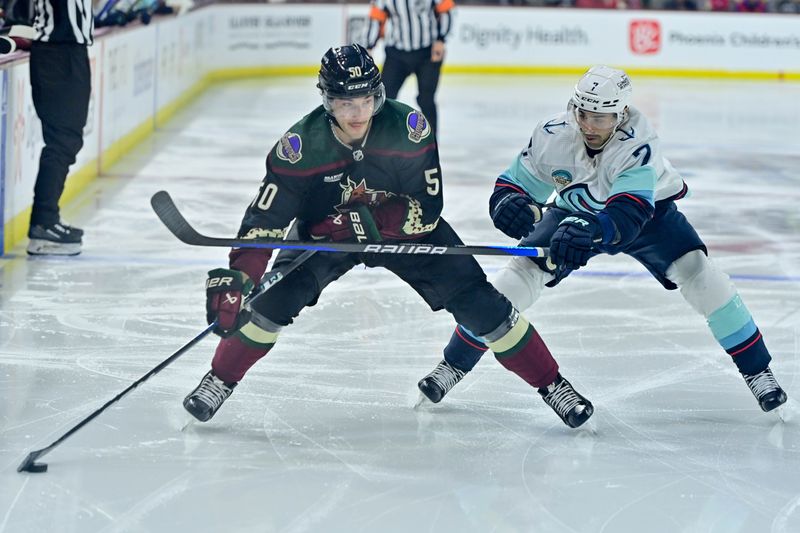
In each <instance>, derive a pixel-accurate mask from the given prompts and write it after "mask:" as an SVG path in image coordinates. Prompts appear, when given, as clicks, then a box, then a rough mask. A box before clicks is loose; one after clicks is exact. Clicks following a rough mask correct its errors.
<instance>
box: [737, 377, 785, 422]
mask: <svg viewBox="0 0 800 533" xmlns="http://www.w3.org/2000/svg"><path fill="white" fill-rule="evenodd" d="M742 377H744V381H745V383H747V386H748V387H750V391H752V393H753V396H755V397H756V400H758V405H760V406H761V410H762V411H764V412H768V411H772V410H773V409H775V408H776V407H778V406H779V405H782V404H784V403H785V402H786V393H785V392H784V391H783V389H782V388H781V386H780V385H778V382H777V381H775V376H773V375H772V370H770V369H769V367H767V368H765V369H764V370H762V371H761V372H759V373H758V374H752V375H750V374H742Z"/></svg>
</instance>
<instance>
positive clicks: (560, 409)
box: [538, 374, 594, 428]
mask: <svg viewBox="0 0 800 533" xmlns="http://www.w3.org/2000/svg"><path fill="white" fill-rule="evenodd" d="M538 390H539V394H541V395H542V398H543V399H544V402H545V403H546V404H547V405H549V406H550V407H552V409H553V411H555V412H556V414H557V415H558V416H559V417H561V420H563V421H564V423H565V424H566V425H568V426H569V427H571V428H576V427H579V426H580V425H581V424H583V423H584V422H586V421H587V420H589V417H590V416H592V413H594V406H593V405H592V402H590V401H589V400H587V399H586V398H584V397H583V396H581V395H580V394H578V392H577V391H576V390H575V389H574V388H573V387H572V384H570V382H569V381H567V380H566V379H564V378H563V377H561V374H558V375H557V376H556V380H555V381H554V382H553V383H551V384H550V385H548V386H547V387H543V388H541V389H538Z"/></svg>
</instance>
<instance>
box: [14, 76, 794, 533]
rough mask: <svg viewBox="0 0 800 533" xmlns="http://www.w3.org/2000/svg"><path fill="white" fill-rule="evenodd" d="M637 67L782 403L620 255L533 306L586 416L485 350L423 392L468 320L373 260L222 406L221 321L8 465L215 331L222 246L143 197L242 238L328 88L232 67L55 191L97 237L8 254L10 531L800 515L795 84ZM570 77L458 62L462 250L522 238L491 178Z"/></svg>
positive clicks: (743, 521)
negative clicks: (492, 210) (275, 150)
mask: <svg viewBox="0 0 800 533" xmlns="http://www.w3.org/2000/svg"><path fill="white" fill-rule="evenodd" d="M634 83H635V88H636V94H635V97H634V100H635V103H636V104H637V105H638V106H639V107H640V108H641V109H642V110H643V111H644V112H645V113H647V114H648V115H649V116H650V117H651V118H652V119H653V121H654V122H655V123H656V124H657V125H658V127H659V129H660V132H661V137H662V142H663V146H664V148H665V151H666V155H667V156H668V157H669V158H670V159H671V161H672V162H673V164H674V165H675V166H676V167H677V168H678V169H679V170H681V171H682V172H683V173H684V174H685V176H686V180H687V182H688V183H689V185H690V187H691V189H692V191H693V196H692V197H691V198H687V199H684V200H681V202H680V207H681V209H682V211H683V212H685V213H686V215H687V216H688V217H689V219H690V220H691V221H692V222H693V223H694V224H695V226H696V227H697V229H698V231H699V232H700V234H701V236H703V238H704V239H705V241H706V242H707V244H708V245H709V249H710V250H711V254H712V256H713V257H714V259H715V260H716V261H717V263H718V264H719V265H720V266H721V267H722V268H723V269H724V270H726V271H727V272H729V273H730V274H731V275H732V276H733V279H734V281H735V282H736V284H737V286H738V288H739V290H740V293H741V295H742V297H743V299H744V301H745V302H746V303H747V305H748V307H749V308H750V309H751V311H752V312H753V315H754V317H755V319H756V322H757V324H758V325H759V326H760V327H761V330H762V331H763V333H764V336H765V339H766V342H767V345H768V347H769V348H770V350H771V352H772V354H773V356H774V361H773V363H772V368H773V370H774V371H775V375H776V377H777V379H778V380H779V381H780V383H781V384H782V385H783V386H784V388H785V389H786V390H787V392H788V394H789V396H790V405H788V406H787V407H786V408H784V409H783V411H784V413H783V416H784V419H785V420H781V419H780V418H779V417H778V415H776V414H774V413H771V414H765V413H762V412H761V411H760V410H759V408H758V406H757V404H756V402H755V400H754V399H753V397H752V396H751V394H750V392H749V391H748V389H747V387H746V385H745V384H744V381H743V380H742V379H741V377H740V376H739V375H738V374H737V373H736V370H735V368H734V366H733V365H732V364H731V363H730V361H729V360H728V356H727V355H725V354H724V353H723V352H722V350H721V349H720V348H719V347H718V345H717V344H716V343H715V341H714V340H713V338H712V336H711V334H710V333H709V332H708V330H707V328H706V327H705V325H704V321H703V319H702V318H701V317H700V316H698V315H696V314H695V313H694V312H693V311H692V310H691V308H690V307H689V306H688V304H686V303H685V302H684V300H683V299H682V298H681V296H680V294H678V293H677V292H668V291H664V290H663V289H662V288H661V287H660V285H659V284H658V283H657V282H655V281H654V280H653V279H652V278H650V277H649V275H647V274H646V272H645V271H644V270H643V268H642V267H640V266H639V265H638V264H637V263H636V262H634V261H632V260H630V259H627V258H625V257H620V256H616V257H599V258H596V259H594V260H592V264H591V265H590V267H589V268H587V269H586V271H585V272H579V273H578V274H579V275H575V276H573V277H571V278H570V279H568V280H567V281H565V282H564V283H563V284H562V285H560V286H559V287H558V289H556V290H548V291H546V292H545V295H544V296H543V298H542V299H541V300H540V301H539V302H538V303H537V304H536V305H535V306H534V307H533V308H532V309H531V310H529V311H528V312H527V316H528V317H529V318H530V319H531V321H532V322H533V323H534V325H535V326H536V327H537V329H538V330H539V331H540V332H541V334H542V336H543V337H544V338H545V340H546V341H547V342H548V344H549V346H550V347H551V349H552V351H553V353H554V354H555V356H556V357H557V358H558V359H559V362H560V364H561V368H562V371H563V373H564V375H565V376H566V377H568V378H569V379H570V380H571V381H572V383H573V384H574V385H575V386H576V387H577V388H578V389H579V390H580V391H581V392H583V393H584V394H586V395H587V396H588V397H589V398H590V399H591V400H592V401H593V402H594V405H595V409H596V412H595V415H594V417H593V419H592V421H591V427H590V428H586V429H581V430H578V431H575V430H571V429H569V428H567V427H566V426H564V425H563V424H562V423H561V421H560V420H559V419H558V418H557V417H556V416H555V415H554V414H553V413H552V412H551V411H550V410H549V408H547V407H546V406H545V404H544V403H543V402H542V401H541V399H540V398H539V397H538V395H537V394H536V393H535V391H533V390H532V389H531V388H530V387H528V386H527V385H526V384H525V383H523V382H522V381H521V380H519V379H518V378H516V377H515V376H514V375H512V374H510V373H508V372H507V371H505V370H504V369H503V368H502V367H501V366H500V365H499V364H497V363H496V361H495V360H494V359H493V358H492V357H490V356H487V357H485V358H484V359H483V360H482V361H481V362H480V363H479V365H478V367H477V368H476V369H475V371H474V372H472V373H471V374H469V375H468V376H467V377H466V378H465V379H464V381H463V382H462V383H461V384H460V385H459V386H458V387H456V388H455V389H454V390H453V391H452V392H451V394H450V395H449V396H448V397H447V398H446V399H445V400H444V401H443V402H442V403H441V404H439V405H437V406H430V405H428V406H424V407H422V408H420V409H417V410H414V409H412V405H413V404H414V402H415V400H416V397H417V389H416V382H417V380H418V379H419V378H421V377H422V376H423V375H425V374H426V373H427V372H429V371H430V370H432V369H433V367H434V366H435V364H436V363H437V362H438V360H439V359H440V357H441V349H442V347H443V345H444V344H445V342H446V341H447V339H448V338H449V336H450V333H451V331H452V327H453V322H452V319H451V318H450V316H449V315H447V314H446V313H444V312H440V313H435V314H434V313H431V312H430V311H429V310H428V308H427V307H426V305H425V304H424V303H423V302H422V301H421V300H420V299H419V298H418V297H417V296H416V294H415V293H414V292H413V291H412V290H411V289H410V288H408V287H406V286H405V285H403V283H402V282H401V281H399V280H397V279H395V278H394V277H393V276H392V275H391V274H389V273H388V272H385V271H381V270H364V269H356V270H354V271H353V272H351V273H349V274H347V275H346V276H345V277H344V278H343V279H341V280H340V281H339V282H337V283H335V284H333V285H332V286H331V287H329V289H328V290H327V291H326V292H325V293H324V294H323V296H322V298H321V299H320V302H319V304H318V305H317V306H315V307H313V308H310V309H308V310H306V311H304V312H303V314H301V316H300V317H299V319H298V320H297V321H296V323H295V324H294V325H293V326H291V327H289V328H287V329H286V330H285V331H284V333H283V334H282V335H281V339H280V341H279V343H278V345H277V346H276V348H275V349H274V350H273V352H272V353H271V354H270V355H269V356H268V357H267V358H265V359H264V360H262V361H261V362H259V364H258V365H256V366H255V367H254V368H253V370H252V371H251V372H250V373H249V374H248V376H247V378H246V379H245V380H244V381H243V382H242V384H241V385H240V386H239V387H238V388H237V389H236V391H235V392H234V394H233V396H232V397H231V398H230V400H229V401H228V402H227V403H226V405H225V406H224V407H223V408H222V409H221V411H220V412H219V413H218V414H217V416H216V417H215V418H214V419H213V420H212V421H210V422H209V423H207V424H200V423H196V424H191V425H189V426H188V427H186V428H185V429H184V430H183V431H181V428H182V427H183V426H184V425H185V424H186V422H187V415H185V413H184V412H183V409H182V408H181V400H182V399H183V396H184V395H185V394H186V393H187V392H188V391H189V390H191V389H192V388H193V387H194V386H195V385H196V383H197V382H198V381H199V379H200V378H201V376H202V375H203V374H204V373H205V372H206V370H207V368H208V365H209V362H210V358H211V354H212V352H213V349H214V346H215V340H214V339H211V338H208V339H206V340H205V341H203V342H202V343H201V344H200V345H199V346H197V347H195V348H194V349H193V350H191V351H190V352H189V353H187V354H185V355H184V356H183V357H182V358H180V359H179V360H178V361H176V362H175V363H174V364H173V365H171V366H170V367H169V368H167V369H166V370H164V371H163V372H162V373H160V374H158V375H156V376H154V377H153V378H151V379H150V380H149V381H147V382H146V383H145V384H144V385H142V386H140V387H139V388H138V389H136V390H135V391H133V392H132V393H131V394H130V395H128V396H127V397H125V398H124V399H122V400H121V401H120V402H119V403H118V404H116V405H115V406H114V407H112V408H111V409H109V410H108V411H107V412H105V413H104V414H103V415H101V416H100V417H99V418H97V419H96V420H94V421H93V422H92V423H90V424H89V425H87V426H86V427H85V428H83V429H82V430H81V431H79V432H78V433H76V434H75V435H74V436H73V437H71V438H70V439H69V440H67V441H66V442H65V443H63V444H62V445H61V446H59V447H58V448H56V449H55V450H54V451H52V452H51V453H50V454H48V455H46V456H45V457H44V458H43V459H42V460H43V461H44V462H47V463H49V465H50V470H49V472H48V473H46V474H35V475H34V474H18V473H17V472H16V467H17V465H18V464H19V462H20V461H21V460H22V459H23V458H24V457H25V455H26V454H27V453H28V452H29V451H31V450H33V449H39V448H42V447H44V446H46V445H48V444H50V443H51V442H52V441H53V440H55V439H56V438H58V437H59V436H60V435H62V434H63V433H64V432H65V431H66V430H68V429H69V428H70V427H72V426H73V425H74V424H76V423H77V422H78V421H80V420H81V419H82V418H84V417H85V416H87V415H89V414H90V413H91V412H92V411H94V410H95V409H97V408H98V407H100V406H101V405H102V404H103V403H104V402H106V401H107V400H109V399H110V398H112V397H114V395H116V394H117V393H118V392H120V391H121V390H123V389H124V388H125V387H127V386H128V385H129V384H130V383H131V382H133V381H135V380H136V379H138V378H139V377H140V376H142V375H143V374H145V373H146V372H147V371H148V370H150V369H151V368H152V367H154V366H156V365H157V364H158V363H159V362H161V361H162V360H164V359H166V358H167V357H168V356H169V355H170V354H171V353H173V352H174V351H175V350H177V349H178V348H179V347H180V346H181V345H183V344H184V343H185V342H186V341H188V340H189V339H191V338H192V337H194V336H195V335H196V334H197V333H199V332H200V331H202V329H203V328H204V327H205V322H204V295H203V282H204V280H205V271H206V270H208V269H210V268H214V267H217V266H222V265H224V264H225V262H226V253H227V251H226V250H224V249H211V248H208V249H203V248H191V247H188V246H185V245H183V244H181V243H180V242H178V241H177V240H176V239H174V238H173V237H172V236H171V235H170V234H168V232H167V230H166V229H164V228H163V227H162V226H161V225H160V223H159V222H158V220H157V219H156V217H155V216H154V215H153V213H152V212H151V210H150V207H149V202H148V200H149V198H150V196H151V195H152V194H153V193H154V192H156V191H157V190H160V189H166V190H168V191H170V193H171V194H172V195H173V197H174V198H175V199H176V201H177V203H178V204H179V206H180V207H181V209H182V210H183V211H184V212H185V213H186V215H187V217H188V218H189V219H190V220H191V221H192V222H193V223H194V224H195V225H196V226H197V227H198V228H200V229H201V230H202V231H203V232H204V233H208V234H211V235H216V236H232V235H233V233H234V232H235V230H236V228H237V227H238V223H239V220H240V218H241V214H242V212H243V209H244V207H245V206H246V205H247V204H248V203H249V201H250V200H251V198H252V197H253V195H254V194H255V193H256V191H257V188H258V184H259V182H260V180H261V178H262V175H263V164H264V157H265V154H266V151H267V150H268V149H269V148H270V146H272V144H273V143H274V142H275V140H276V139H277V137H278V136H279V135H281V134H282V133H283V132H284V131H285V129H286V128H287V127H288V126H289V125H291V124H292V123H293V122H294V121H295V120H297V119H298V118H299V117H300V116H301V115H302V114H304V113H306V112H307V111H309V110H310V109H311V108H312V107H313V106H315V105H317V103H318V95H317V93H316V90H315V89H314V87H313V84H314V80H313V79H311V78H289V79H283V80H270V81H244V82H236V83H229V84H225V85H218V86H215V87H213V88H212V89H211V90H210V91H209V92H207V93H206V94H204V95H203V96H202V97H201V98H200V99H199V100H197V101H196V102H195V103H193V104H192V105H191V106H190V107H189V108H187V109H186V110H185V111H184V112H182V113H181V114H180V115H179V116H178V117H176V118H175V119H174V120H173V121H172V122H170V123H169V124H168V125H167V126H166V127H165V128H162V129H161V130H159V131H158V132H157V133H156V134H155V135H154V136H153V137H151V138H150V139H149V140H148V141H147V142H146V143H144V144H143V145H141V146H139V147H138V148H137V149H135V150H134V151H133V152H131V153H130V155H129V156H128V157H126V158H125V159H124V160H123V161H122V162H121V163H119V164H118V165H117V166H116V167H114V169H113V171H112V172H111V173H110V174H109V175H108V176H105V177H103V178H101V179H99V180H98V181H97V182H96V184H95V185H94V186H93V187H92V188H91V189H90V190H89V191H87V193H86V194H85V195H83V196H82V198H81V200H80V201H78V202H75V203H73V204H71V205H70V206H68V207H67V208H66V209H65V210H64V213H63V214H64V216H65V217H66V218H67V220H69V221H71V222H74V223H76V224H77V225H79V226H82V227H84V228H85V229H86V232H87V234H86V237H85V245H84V253H83V254H82V255H81V256H79V257H76V258H69V259H58V258H50V259H48V258H36V259H31V258H27V257H26V256H25V253H24V248H22V247H20V248H18V249H17V250H15V251H14V253H12V254H11V255H9V256H7V257H6V258H3V259H0V269H1V270H0V275H1V276H2V277H1V278H0V281H1V283H2V287H1V288H0V303H1V304H0V305H1V307H0V533H6V532H13V533H39V532H59V533H62V532H81V533H89V532H122V531H125V532H128V531H133V532H154V533H156V532H175V531H193V532H201V531H209V532H210V531H230V532H237V533H238V532H251V531H252V532H267V531H280V532H301V531H321V532H339V531H346V532H356V531H369V532H371V531H380V532H414V533H417V532H422V531H436V532H443V531H459V532H472V531H475V532H488V531H496V532H518V531H519V532H523V531H524V532H608V533H612V532H637V533H638V532H642V531H646V532H648V533H661V532H664V533H675V532H691V533H697V532H719V533H733V532H742V533H745V532H747V533H750V532H776V533H777V532H786V533H790V532H797V531H800V511H799V510H798V505H799V504H800V489H799V488H798V487H800V484H799V483H798V479H800V457H799V453H800V430H798V419H797V418H796V417H795V413H796V410H797V408H796V405H797V404H796V403H795V402H794V398H796V397H797V395H798V377H799V376H800V366H799V364H798V361H799V359H798V353H800V350H798V345H799V344H800V342H799V339H800V334H799V333H800V327H799V326H800V209H798V204H800V173H798V168H800V155H799V154H800V140H798V135H797V124H798V123H800V107H798V106H797V102H798V101H800V86H798V85H796V84H794V85H793V84H781V83H771V82H757V83H745V82H698V81H669V80H663V79H647V78H644V79H635V80H634ZM573 84H574V79H572V78H535V77H534V78H529V77H505V78H504V77H462V76H451V75H445V76H444V78H443V86H442V87H441V89H440V92H439V96H438V100H439V102H440V117H441V132H440V134H441V135H440V143H441V156H442V164H443V171H444V179H445V203H446V208H445V212H444V215H445V217H446V218H447V219H448V220H449V221H450V222H451V224H452V225H453V226H454V227H455V228H456V229H457V230H458V231H459V232H460V233H461V236H462V238H463V239H464V240H465V242H468V243H475V244H486V243H508V244H512V242H511V241H510V240H509V239H507V238H504V237H503V236H502V235H500V234H499V233H498V232H497V231H496V230H495V229H494V228H493V226H492V224H491V221H490V220H489V218H488V216H487V207H486V205H487V202H486V201H487V199H488V197H489V194H490V193H491V189H492V183H493V181H494V178H495V177H496V176H497V174H498V173H499V172H500V171H502V170H503V169H504V168H506V166H507V165H508V164H509V163H510V162H511V160H512V159H513V157H514V156H515V155H516V153H517V152H518V151H519V150H520V149H521V148H523V147H524V145H525V144H526V142H527V139H528V136H529V134H530V131H531V129H532V127H533V125H534V123H535V122H536V121H537V120H538V119H540V118H543V117H544V116H546V115H548V114H550V113H553V112H557V111H558V110H560V109H563V106H564V105H565V104H566V101H567V98H568V96H569V93H570V90H571V88H572V85H573ZM414 96H415V94H414V88H413V87H412V86H407V87H406V88H404V91H403V92H402V93H401V97H402V98H403V99H405V100H406V101H408V102H411V103H413V101H414ZM503 261H504V260H503V259H481V263H482V264H483V265H484V266H485V267H486V269H487V270H488V271H490V272H491V271H495V270H496V269H497V268H498V267H499V266H500V265H502V263H503Z"/></svg>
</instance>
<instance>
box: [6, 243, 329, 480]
mask: <svg viewBox="0 0 800 533" xmlns="http://www.w3.org/2000/svg"><path fill="white" fill-rule="evenodd" d="M312 255H314V251H312V250H309V251H306V252H303V253H302V254H300V255H299V256H297V258H296V259H294V261H292V262H291V263H289V264H288V265H287V266H286V267H285V268H283V269H281V270H277V271H275V272H268V273H267V275H268V276H269V277H267V279H266V280H265V281H262V283H261V285H260V286H259V291H258V292H256V293H253V294H252V296H251V297H250V298H247V300H246V301H249V300H251V299H252V297H253V296H255V295H257V294H260V293H262V292H264V291H267V290H269V289H270V288H271V287H272V286H274V285H275V284H276V283H278V282H279V281H281V280H282V279H283V278H284V277H286V276H287V275H288V274H289V272H291V271H293V270H294V269H296V268H297V267H299V266H300V265H302V264H303V263H305V262H306V261H307V260H308V258H309V257H311V256H312ZM216 325H217V322H216V321H214V322H212V323H211V324H210V325H209V326H208V327H207V328H206V329H204V330H203V331H201V332H200V333H199V334H198V335H197V336H196V337H195V338H193V339H192V340H190V341H189V342H187V343H186V344H184V345H183V346H181V347H180V348H178V350H177V351H176V352H175V353H173V354H172V355H170V356H169V357H167V358H166V359H164V361H162V362H161V363H159V365H158V366H156V367H155V368H153V369H152V370H150V372H148V373H147V374H145V375H144V376H142V377H140V378H139V379H137V380H136V381H134V382H133V383H132V384H131V385H130V386H129V387H128V388H126V389H125V390H124V391H122V392H120V393H119V394H117V395H116V396H114V397H113V398H112V399H110V400H109V401H107V402H106V403H105V404H104V405H103V406H102V407H100V408H99V409H97V410H96V411H95V412H93V413H92V414H90V415H89V416H87V417H86V418H84V419H83V420H81V421H80V422H78V423H77V424H75V426H73V427H72V428H71V429H70V430H68V431H67V432H66V433H64V434H63V435H62V436H61V437H59V438H58V439H56V440H55V441H54V442H53V443H52V444H50V446H47V447H46V448H42V449H41V450H34V451H32V452H30V453H29V454H28V456H27V457H26V458H25V460H24V461H22V463H20V465H19V466H18V467H17V472H31V473H41V472H47V463H37V462H36V460H37V459H38V458H39V457H41V456H43V455H45V454H46V453H49V452H50V451H51V450H53V448H55V447H56V446H58V445H59V444H61V443H62V442H64V441H65V440H67V438H69V437H70V436H71V435H72V434H73V433H75V432H76V431H78V430H79V429H81V428H82V427H83V426H85V425H86V424H88V423H89V422H91V421H92V420H93V419H94V418H95V417H97V416H98V415H99V414H100V413H102V412H103V411H105V410H106V409H107V408H108V407H110V406H111V405H113V404H115V403H116V402H118V401H119V400H120V399H121V398H122V397H123V396H125V395H126V394H128V393H129V392H130V391H132V390H133V389H135V388H136V387H138V386H139V385H141V384H142V383H144V382H145V381H147V380H148V379H149V378H150V377H151V376H153V375H155V374H158V373H159V372H161V371H162V370H163V369H165V368H166V367H168V366H169V365H170V364H171V363H172V362H173V361H175V360H176V359H177V358H178V357H180V356H181V355H183V354H184V353H185V352H186V351H187V350H189V349H190V348H191V347H192V346H194V345H195V344H197V343H198V342H200V340H202V339H203V338H204V337H205V336H206V335H208V334H209V333H211V331H212V330H213V329H214V327H215V326H216Z"/></svg>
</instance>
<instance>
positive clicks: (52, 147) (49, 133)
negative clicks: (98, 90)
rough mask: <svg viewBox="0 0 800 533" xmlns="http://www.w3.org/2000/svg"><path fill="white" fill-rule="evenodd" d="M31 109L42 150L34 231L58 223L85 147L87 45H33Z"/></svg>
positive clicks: (88, 85) (88, 74) (88, 77)
mask: <svg viewBox="0 0 800 533" xmlns="http://www.w3.org/2000/svg"><path fill="white" fill-rule="evenodd" d="M30 76H31V89H32V93H33V106H34V108H35V109H36V114H37V115H38V116H39V120H41V122H42V136H43V137H44V148H42V154H41V156H40V158H39V173H38V174H37V176H36V185H35V186H34V190H33V193H34V194H33V210H32V212H31V226H34V225H51V224H55V223H56V222H58V221H59V219H60V217H59V211H58V200H59V198H61V193H62V192H63V191H64V182H65V181H66V179H67V172H68V171H69V167H70V165H72V164H73V163H75V156H77V155H78V152H79V151H80V149H81V147H82V146H83V127H84V126H85V125H86V117H87V115H88V112H89V96H90V95H91V71H90V69H89V55H88V52H87V50H86V45H83V44H77V43H42V42H34V43H33V44H32V46H31V57H30Z"/></svg>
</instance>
